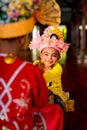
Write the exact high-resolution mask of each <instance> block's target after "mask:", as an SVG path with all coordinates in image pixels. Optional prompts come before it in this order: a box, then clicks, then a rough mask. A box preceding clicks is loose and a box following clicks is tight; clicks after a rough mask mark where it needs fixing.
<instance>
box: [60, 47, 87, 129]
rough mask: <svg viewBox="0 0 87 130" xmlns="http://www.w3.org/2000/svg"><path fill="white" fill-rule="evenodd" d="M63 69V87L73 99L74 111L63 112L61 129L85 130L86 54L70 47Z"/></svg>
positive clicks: (86, 93)
mask: <svg viewBox="0 0 87 130" xmlns="http://www.w3.org/2000/svg"><path fill="white" fill-rule="evenodd" d="M63 69H64V71H63V75H62V84H63V89H64V90H65V91H69V92H70V94H71V98H73V99H75V112H69V113H65V114H64V129H63V130H87V54H86V53H85V52H82V51H80V50H79V51H77V50H76V48H72V47H71V48H70V49H69V51H68V55H67V61H66V64H65V65H64V66H63Z"/></svg>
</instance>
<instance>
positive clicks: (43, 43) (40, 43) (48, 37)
mask: <svg viewBox="0 0 87 130" xmlns="http://www.w3.org/2000/svg"><path fill="white" fill-rule="evenodd" d="M52 35H54V36H57V38H52ZM69 45H70V44H68V43H65V42H64V36H63V32H62V31H61V30H60V29H59V28H58V27H57V26H48V27H47V28H46V29H45V31H44V33H43V34H42V35H41V36H40V35H39V36H37V37H36V38H34V39H33V40H32V41H31V43H30V44H29V48H30V49H38V50H40V51H41V50H42V49H44V48H46V47H53V48H55V49H57V50H58V51H59V53H61V52H62V51H67V50H68V48H69Z"/></svg>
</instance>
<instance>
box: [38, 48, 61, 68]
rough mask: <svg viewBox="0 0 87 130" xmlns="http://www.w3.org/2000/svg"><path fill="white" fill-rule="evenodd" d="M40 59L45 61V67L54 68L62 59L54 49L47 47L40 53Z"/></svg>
mask: <svg viewBox="0 0 87 130" xmlns="http://www.w3.org/2000/svg"><path fill="white" fill-rule="evenodd" d="M40 58H41V60H42V61H43V64H44V66H46V67H51V66H53V65H54V64H55V63H56V62H57V61H58V60H59V58H60V55H59V52H58V51H57V50H56V49H55V48H52V47H47V48H44V49H43V50H42V52H41V53H40Z"/></svg>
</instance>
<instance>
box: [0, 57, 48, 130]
mask: <svg viewBox="0 0 87 130" xmlns="http://www.w3.org/2000/svg"><path fill="white" fill-rule="evenodd" d="M44 92H45V96H44ZM32 102H33V107H36V108H43V107H44V106H45V105H46V104H47V103H48V89H47V87H46V83H45V81H44V80H43V77H42V74H41V72H40V70H39V69H38V68H37V67H35V66H33V65H32V64H31V63H29V62H25V61H22V60H20V59H18V58H16V60H15V62H14V63H12V64H6V63H5V62H4V57H3V56H0V130H1V129H2V127H4V126H5V127H6V128H9V129H10V130H25V129H26V130H32V128H33V123H32V122H33V121H32V120H33V119H32V112H31V110H32Z"/></svg>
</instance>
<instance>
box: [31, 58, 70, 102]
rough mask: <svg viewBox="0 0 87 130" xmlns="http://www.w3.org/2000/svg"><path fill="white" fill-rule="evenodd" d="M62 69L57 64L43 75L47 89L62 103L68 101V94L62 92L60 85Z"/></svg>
mask: <svg viewBox="0 0 87 130" xmlns="http://www.w3.org/2000/svg"><path fill="white" fill-rule="evenodd" d="M39 62H41V61H40V60H36V61H35V62H34V63H33V64H34V65H37V64H38V63H39ZM62 71H63V70H62V67H61V65H60V64H59V63H57V64H56V65H55V66H54V67H53V68H52V69H51V70H50V71H48V72H45V73H44V74H43V76H44V78H45V81H46V83H47V86H48V89H50V90H51V91H52V92H53V93H54V94H55V95H58V96H59V97H60V98H61V99H62V100H63V102H66V101H67V100H68V99H69V93H68V92H64V91H63V88H62V83H61V75H62Z"/></svg>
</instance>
